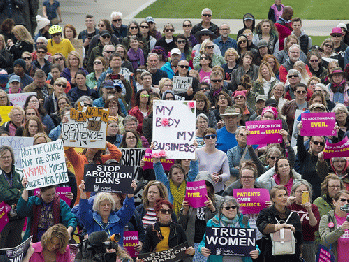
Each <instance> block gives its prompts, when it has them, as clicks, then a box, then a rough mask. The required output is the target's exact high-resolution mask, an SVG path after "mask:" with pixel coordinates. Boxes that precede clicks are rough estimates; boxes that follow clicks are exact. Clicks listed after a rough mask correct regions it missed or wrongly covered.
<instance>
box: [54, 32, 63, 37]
mask: <svg viewBox="0 0 349 262" xmlns="http://www.w3.org/2000/svg"><path fill="white" fill-rule="evenodd" d="M61 35H62V33H57V34H53V35H52V37H56V36H61Z"/></svg>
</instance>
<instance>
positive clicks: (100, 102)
mask: <svg viewBox="0 0 349 262" xmlns="http://www.w3.org/2000/svg"><path fill="white" fill-rule="evenodd" d="M118 101H119V103H120V107H121V112H122V113H123V114H124V115H125V116H127V110H126V107H125V105H124V103H123V102H122V99H121V98H118ZM92 105H93V106H96V107H104V105H105V100H104V98H103V97H100V98H97V99H95V100H93V102H92Z"/></svg>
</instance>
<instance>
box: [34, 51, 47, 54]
mask: <svg viewBox="0 0 349 262" xmlns="http://www.w3.org/2000/svg"><path fill="white" fill-rule="evenodd" d="M36 53H38V54H46V52H45V51H36Z"/></svg>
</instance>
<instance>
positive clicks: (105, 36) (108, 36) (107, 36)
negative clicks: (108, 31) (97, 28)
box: [102, 35, 110, 39]
mask: <svg viewBox="0 0 349 262" xmlns="http://www.w3.org/2000/svg"><path fill="white" fill-rule="evenodd" d="M102 37H103V38H104V39H106V38H110V35H102Z"/></svg>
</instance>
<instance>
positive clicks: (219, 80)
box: [211, 79, 223, 83]
mask: <svg viewBox="0 0 349 262" xmlns="http://www.w3.org/2000/svg"><path fill="white" fill-rule="evenodd" d="M222 80H223V79H211V82H213V83H219V82H222Z"/></svg>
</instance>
